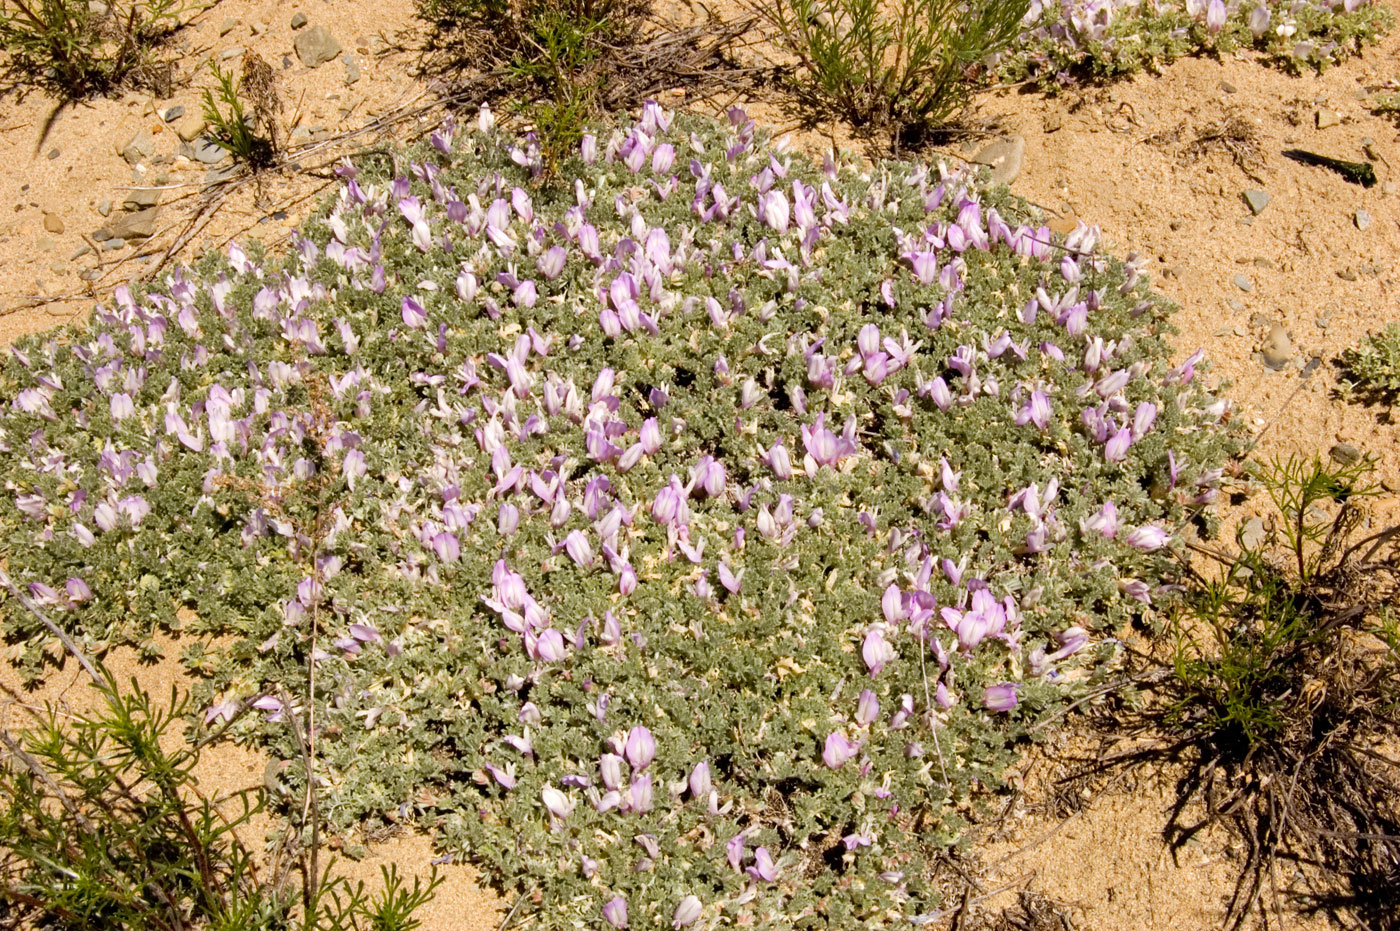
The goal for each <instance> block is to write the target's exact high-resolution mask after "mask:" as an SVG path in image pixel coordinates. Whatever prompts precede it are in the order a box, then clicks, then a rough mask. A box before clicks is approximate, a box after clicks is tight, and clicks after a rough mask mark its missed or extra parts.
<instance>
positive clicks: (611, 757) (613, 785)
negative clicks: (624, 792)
mask: <svg viewBox="0 0 1400 931" xmlns="http://www.w3.org/2000/svg"><path fill="white" fill-rule="evenodd" d="M598 773H599V775H600V776H601V777H602V780H603V786H604V787H605V788H608V789H621V788H622V757H620V756H618V755H617V754H616V753H604V754H603V755H602V756H601V757H600V758H599V759H598Z"/></svg>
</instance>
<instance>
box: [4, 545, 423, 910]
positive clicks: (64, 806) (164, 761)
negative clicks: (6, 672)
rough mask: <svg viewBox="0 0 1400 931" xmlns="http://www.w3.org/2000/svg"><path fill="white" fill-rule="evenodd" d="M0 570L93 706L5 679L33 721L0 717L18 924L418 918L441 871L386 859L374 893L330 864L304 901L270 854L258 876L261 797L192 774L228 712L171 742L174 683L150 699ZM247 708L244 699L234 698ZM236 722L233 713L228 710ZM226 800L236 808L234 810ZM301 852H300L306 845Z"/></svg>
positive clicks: (181, 703)
mask: <svg viewBox="0 0 1400 931" xmlns="http://www.w3.org/2000/svg"><path fill="white" fill-rule="evenodd" d="M0 583H3V585H4V586H5V587H6V588H8V589H9V591H10V594H11V596H12V597H14V598H16V599H18V600H19V601H21V602H22V603H23V604H24V607H25V608H26V609H27V610H29V611H30V612H31V613H32V614H34V616H35V617H36V618H38V619H39V620H40V622H41V623H43V624H44V626H46V627H48V629H49V630H50V631H51V632H52V633H54V634H55V635H56V636H58V637H59V638H60V640H61V641H62V642H63V643H64V645H65V647H66V648H67V649H68V650H69V652H70V653H71V654H72V655H73V657H74V658H75V659H76V660H77V661H78V662H79V664H80V665H81V666H82V667H83V669H84V670H85V671H86V673H87V675H88V677H89V679H90V680H91V686H92V688H93V689H95V690H96V692H97V694H98V699H97V701H96V703H95V704H96V710H94V711H92V712H89V713H79V714H69V713H66V712H64V711H61V710H60V709H59V708H58V707H56V706H54V705H51V704H50V705H46V706H45V707H44V708H43V709H38V708H35V707H34V706H32V705H31V704H29V703H28V702H25V701H24V700H23V698H22V697H21V696H20V695H18V694H16V693H15V692H13V691H11V690H10V689H9V688H8V687H7V688H6V689H5V690H6V691H7V692H8V693H9V696H10V698H11V699H12V700H13V705H12V707H15V708H23V709H24V710H25V711H26V712H27V714H28V716H29V719H30V721H31V726H29V727H26V728H24V729H23V730H21V731H19V732H18V733H12V732H11V731H10V730H8V729H0V798H3V803H0V837H3V838H4V845H3V847H0V903H4V909H3V911H0V913H3V914H4V915H5V916H6V917H7V918H8V919H13V920H16V921H18V922H20V925H19V926H22V927H46V928H56V929H91V928H122V929H129V931H143V929H152V931H181V929H193V928H200V929H208V931H261V929H266V931H272V929H291V928H300V929H303V931H313V929H314V931H412V929H414V928H417V927H418V926H419V924H420V922H419V921H418V920H417V919H415V918H413V913H414V911H415V910H416V909H418V908H419V907H421V906H422V905H423V904H424V903H426V902H427V901H428V900H429V899H431V898H432V895H433V892H434V890H435V889H436V888H437V886H438V885H439V884H440V883H441V881H442V880H441V878H440V877H439V876H438V875H437V873H436V870H435V871H434V873H433V875H432V876H431V877H430V879H429V880H428V882H427V883H426V885H425V884H424V883H422V882H421V881H420V880H419V879H417V878H415V879H414V881H413V885H412V886H411V887H409V886H407V885H406V884H405V883H404V882H403V881H402V880H401V879H400V877H399V875H398V873H397V870H396V869H394V868H386V869H385V870H384V871H383V878H384V888H383V890H382V891H381V892H380V893H379V894H378V895H375V896H370V895H368V894H367V893H366V892H365V889H364V885H363V883H360V884H357V885H355V886H353V887H352V886H351V885H350V884H349V883H348V882H347V881H346V880H345V879H344V878H343V877H333V876H332V875H331V865H329V864H328V865H327V867H326V869H325V871H324V873H323V874H322V875H321V877H320V878H319V879H320V881H319V882H318V883H316V884H313V885H312V886H311V888H310V890H309V895H308V897H307V900H306V901H304V902H303V903H302V910H301V912H300V913H299V915H300V920H298V912H297V911H296V908H295V906H296V902H297V899H298V898H299V897H298V896H297V894H296V890H295V889H293V888H292V887H291V885H290V884H289V883H288V881H287V877H288V875H289V874H290V872H291V871H290V870H288V869H279V868H277V865H276V864H273V865H272V866H271V867H270V868H269V869H268V870H267V875H268V876H269V877H270V878H268V879H265V880H264V879H260V878H259V870H258V867H257V865H256V863H255V861H254V857H253V855H252V854H251V853H250V852H249V850H248V849H247V847H246V846H244V844H243V843H242V841H241V840H240V839H239V831H240V829H243V828H246V827H247V826H248V825H249V824H250V822H251V820H252V818H253V817H254V816H255V815H257V814H259V813H261V812H263V811H264V810H265V808H266V796H265V793H264V792H263V791H262V790H261V789H259V790H251V789H245V790H240V791H238V792H234V793H232V794H231V795H228V796H225V797H223V798H218V799H213V798H210V797H208V796H206V795H204V794H203V793H202V792H201V791H200V790H199V787H198V780H197V779H196V777H195V775H194V771H195V768H196V766H197V765H198V762H199V757H200V753H201V751H202V750H203V748H204V747H205V746H207V745H208V744H209V743H210V742H212V741H213V740H214V739H217V737H219V736H220V735H222V734H223V732H224V731H225V730H227V725H225V727H224V728H222V729H220V730H219V731H218V732H216V733H215V734H212V735H210V736H209V737H207V738H205V739H204V740H201V741H200V742H198V743H196V744H194V745H193V746H186V747H182V748H181V749H178V750H174V751H171V750H167V749H166V747H167V746H169V745H170V744H171V742H172V741H171V729H172V727H174V726H175V725H176V724H177V722H180V721H181V720H183V719H185V718H186V717H188V716H189V715H190V714H191V705H190V697H189V696H188V695H184V696H181V695H179V694H177V691H176V689H175V687H174V686H171V695H170V703H169V705H168V706H166V707H160V706H158V705H157V704H155V703H154V702H153V701H152V700H151V697H150V695H149V694H148V693H147V692H145V691H144V690H142V689H141V688H140V687H139V686H138V685H137V683H136V681H135V679H133V680H132V683H131V688H130V689H128V690H125V691H123V690H122V689H121V688H119V686H118V683H117V680H116V677H115V676H114V675H113V673H112V672H111V671H110V670H109V669H108V668H107V667H106V666H105V665H104V664H103V663H102V662H101V660H98V659H93V658H89V657H87V656H86V655H84V654H83V653H82V652H81V651H80V649H79V648H78V647H77V645H76V644H75V643H74V642H73V641H72V640H71V639H70V638H68V636H67V635H66V634H64V633H62V631H61V630H60V628H58V627H57V626H56V625H54V624H53V622H52V621H50V620H48V618H47V617H45V616H44V615H43V614H42V613H41V612H40V611H39V609H38V608H37V607H36V606H35V605H34V604H33V602H31V601H30V600H29V599H28V598H26V597H25V596H24V595H22V594H21V593H20V591H19V590H18V589H17V588H16V587H15V586H14V585H13V583H12V582H11V581H10V579H9V576H8V575H7V574H5V573H4V572H3V571H2V570H0ZM240 713H241V711H240ZM230 723H231V722H230ZM230 807H232V808H233V811H232V813H229V809H230ZM302 853H303V855H304V854H305V853H306V852H305V851H303V852H302Z"/></svg>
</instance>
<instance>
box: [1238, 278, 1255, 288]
mask: <svg viewBox="0 0 1400 931" xmlns="http://www.w3.org/2000/svg"><path fill="white" fill-rule="evenodd" d="M1235 287H1237V288H1239V289H1240V290H1241V291H1253V290H1254V284H1253V283H1252V282H1251V281H1250V280H1249V279H1248V278H1246V277H1245V276H1244V275H1236V276H1235Z"/></svg>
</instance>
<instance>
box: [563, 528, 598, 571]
mask: <svg viewBox="0 0 1400 931" xmlns="http://www.w3.org/2000/svg"><path fill="white" fill-rule="evenodd" d="M564 551H565V552H566V553H568V554H569V558H570V559H572V560H573V561H574V564H575V565H578V566H589V565H591V564H592V563H593V544H591V543H590V542H589V541H588V536H587V534H585V533H584V532H583V531H582V530H574V531H571V532H570V533H569V535H568V536H567V537H565V538H564Z"/></svg>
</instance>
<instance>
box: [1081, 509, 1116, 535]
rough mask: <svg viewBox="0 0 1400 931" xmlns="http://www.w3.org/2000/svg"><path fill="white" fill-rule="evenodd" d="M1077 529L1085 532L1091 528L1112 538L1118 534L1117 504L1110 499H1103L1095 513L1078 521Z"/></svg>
mask: <svg viewBox="0 0 1400 931" xmlns="http://www.w3.org/2000/svg"><path fill="white" fill-rule="evenodd" d="M1079 529H1080V530H1082V531H1084V532H1085V533H1088V532H1089V531H1090V530H1093V531H1096V532H1097V533H1098V534H1099V535H1100V536H1102V537H1105V538H1106V539H1109V540H1111V539H1113V538H1114V537H1115V536H1117V535H1118V508H1117V506H1115V505H1114V503H1113V502H1112V501H1105V502H1104V503H1103V507H1101V508H1099V510H1098V512H1097V513H1095V514H1093V515H1092V516H1090V517H1086V518H1084V519H1083V520H1082V521H1080V522H1079Z"/></svg>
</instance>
